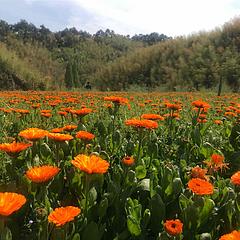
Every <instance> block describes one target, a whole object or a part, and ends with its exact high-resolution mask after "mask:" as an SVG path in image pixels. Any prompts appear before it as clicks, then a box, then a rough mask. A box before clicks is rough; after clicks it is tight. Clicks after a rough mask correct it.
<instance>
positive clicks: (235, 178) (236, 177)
mask: <svg viewBox="0 0 240 240" xmlns="http://www.w3.org/2000/svg"><path fill="white" fill-rule="evenodd" d="M231 182H232V184H234V185H237V186H240V171H238V172H236V173H234V174H233V175H232V177H231Z"/></svg>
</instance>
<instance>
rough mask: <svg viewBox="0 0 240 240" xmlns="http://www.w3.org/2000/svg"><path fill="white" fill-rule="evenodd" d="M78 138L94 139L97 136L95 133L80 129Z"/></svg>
mask: <svg viewBox="0 0 240 240" xmlns="http://www.w3.org/2000/svg"><path fill="white" fill-rule="evenodd" d="M76 138H80V139H83V140H92V139H93V138H95V135H94V134H92V133H90V132H87V131H79V132H77V134H76Z"/></svg>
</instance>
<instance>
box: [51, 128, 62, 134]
mask: <svg viewBox="0 0 240 240" xmlns="http://www.w3.org/2000/svg"><path fill="white" fill-rule="evenodd" d="M62 131H63V128H53V129H52V130H51V132H52V133H60V132H62Z"/></svg>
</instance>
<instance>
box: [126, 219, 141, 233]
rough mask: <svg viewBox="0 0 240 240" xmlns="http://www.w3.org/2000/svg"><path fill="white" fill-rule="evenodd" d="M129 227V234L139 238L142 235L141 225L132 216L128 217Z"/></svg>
mask: <svg viewBox="0 0 240 240" xmlns="http://www.w3.org/2000/svg"><path fill="white" fill-rule="evenodd" d="M127 227H128V230H129V232H130V233H131V234H132V235H134V236H139V235H140V234H141V227H140V224H139V223H138V222H137V221H136V219H135V218H133V217H132V216H130V215H129V216H127Z"/></svg>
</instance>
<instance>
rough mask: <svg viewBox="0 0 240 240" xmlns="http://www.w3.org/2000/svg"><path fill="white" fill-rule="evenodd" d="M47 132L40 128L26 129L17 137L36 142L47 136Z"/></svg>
mask: <svg viewBox="0 0 240 240" xmlns="http://www.w3.org/2000/svg"><path fill="white" fill-rule="evenodd" d="M47 134H48V131H46V130H43V129H40V128H28V129H25V130H23V131H21V132H20V133H19V134H18V135H19V136H20V137H23V138H25V139H27V140H29V141H36V140H39V139H41V138H44V137H45V136H47Z"/></svg>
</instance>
